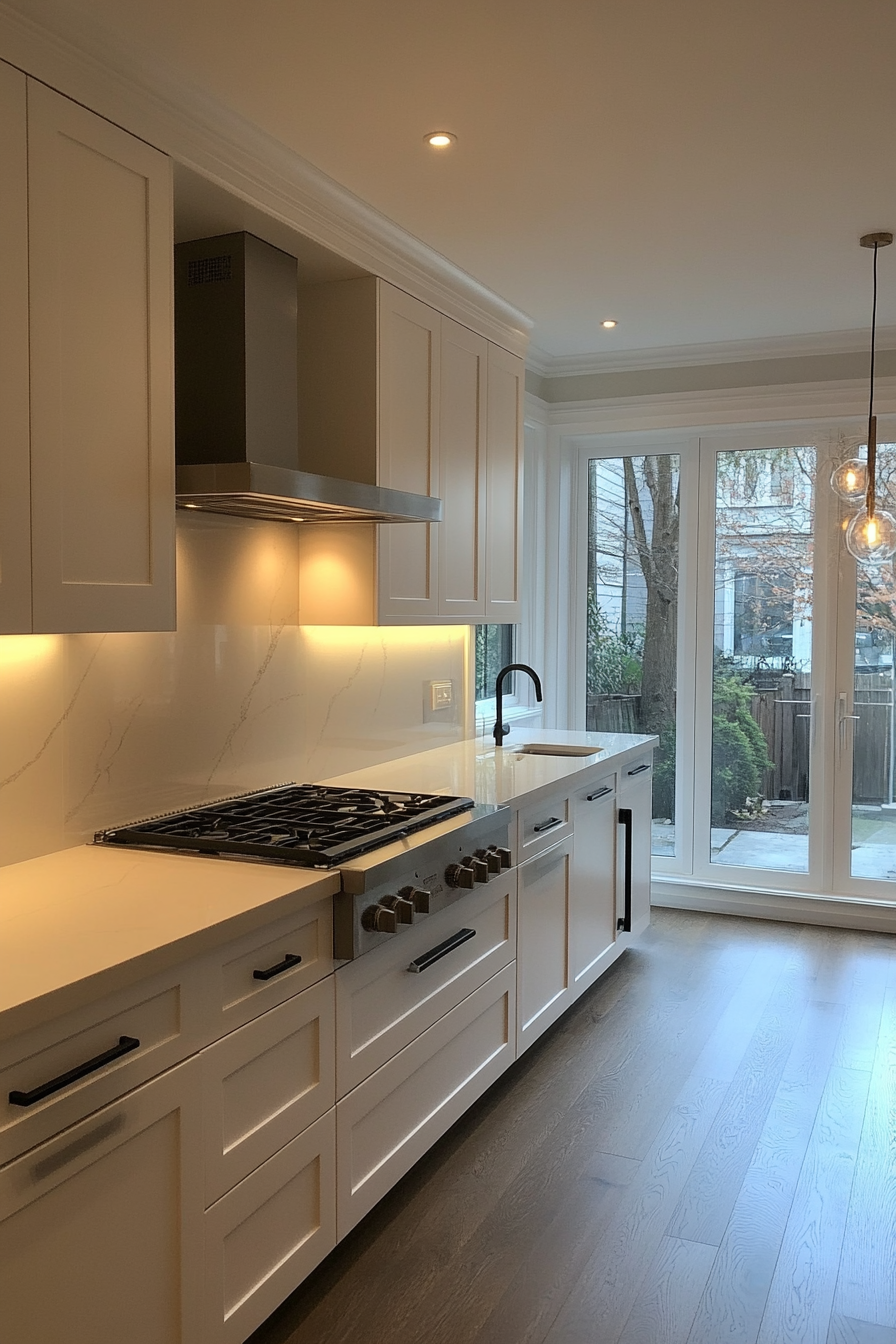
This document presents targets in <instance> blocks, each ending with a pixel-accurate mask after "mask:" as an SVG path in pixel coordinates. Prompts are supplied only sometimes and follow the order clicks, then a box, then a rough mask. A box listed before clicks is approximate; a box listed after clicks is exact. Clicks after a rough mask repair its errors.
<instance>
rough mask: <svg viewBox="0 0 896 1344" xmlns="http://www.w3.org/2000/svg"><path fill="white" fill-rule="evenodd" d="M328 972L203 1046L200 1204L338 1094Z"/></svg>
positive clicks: (237, 1178) (315, 1116)
mask: <svg viewBox="0 0 896 1344" xmlns="http://www.w3.org/2000/svg"><path fill="white" fill-rule="evenodd" d="M335 1016H336V1014H335V1003H334V990H333V980H332V977H328V978H327V979H326V980H322V981H321V982H320V983H319V984H316V985H312V987H311V988H310V989H306V990H304V991H303V992H302V993H301V994H296V995H294V996H293V998H291V999H288V1000H287V1002H286V1003H282V1004H281V1005H280V1007H279V1008H272V1009H271V1011H270V1012H269V1013H265V1014H264V1015H263V1016H262V1017H258V1018H256V1019H255V1021H254V1022H250V1023H248V1024H247V1025H246V1026H245V1027H240V1029H239V1030H238V1031H232V1032H230V1034H229V1035H227V1036H225V1037H223V1039H222V1040H220V1041H216V1042H215V1044H214V1045H212V1046H210V1047H209V1048H208V1049H207V1050H203V1052H202V1055H201V1060H202V1082H203V1095H204V1100H205V1123H206V1154H205V1164H206V1203H207V1204H213V1203H214V1202H215V1200H216V1199H219V1198H220V1197H221V1195H223V1194H224V1193H225V1192H226V1191H227V1190H229V1189H230V1188H231V1187H232V1186H234V1185H236V1183H237V1182H238V1181H240V1180H242V1178H243V1177H244V1176H247V1175H248V1174H249V1172H251V1171H253V1170H254V1169H255V1168H256V1167H258V1166H260V1165H261V1163H262V1162H264V1161H266V1160H267V1159H268V1158H269V1157H271V1156H272V1154H274V1153H275V1152H277V1150H278V1149H279V1148H282V1147H283V1146H284V1145H285V1144H286V1143H288V1142H289V1141H290V1139H293V1138H294V1137H295V1136H296V1134H299V1133H300V1132H301V1131H302V1130H303V1129H306V1128H307V1126H308V1125H310V1124H312V1123H313V1122H314V1121H315V1120H317V1119H318V1118H319V1117H320V1116H321V1115H323V1113H324V1111H326V1110H328V1109H330V1108H332V1106H333V1104H334V1102H335V1100H336V1061H335V1054H336V1043H335Z"/></svg>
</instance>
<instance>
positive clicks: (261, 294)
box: [174, 233, 442, 523]
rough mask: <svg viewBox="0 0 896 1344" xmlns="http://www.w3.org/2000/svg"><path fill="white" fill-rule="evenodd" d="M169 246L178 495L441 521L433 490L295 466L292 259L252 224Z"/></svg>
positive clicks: (312, 518) (364, 517) (246, 506)
mask: <svg viewBox="0 0 896 1344" xmlns="http://www.w3.org/2000/svg"><path fill="white" fill-rule="evenodd" d="M174 252H175V262H174V276H175V281H174V283H175V390H176V401H175V405H176V415H175V434H176V444H177V503H178V504H179V505H180V506H181V507H183V508H194V509H204V510H206V511H208V512H213V513H229V514H237V515H238V516H240V517H244V518H268V519H275V520H278V521H289V520H292V521H294V522H359V523H402V522H427V523H429V522H438V521H439V520H440V519H441V516H442V503H441V500H439V499H435V498H433V497H432V496H430V495H416V494H409V493H405V492H404V491H401V490H386V489H384V488H382V487H381V486H376V485H369V484H365V483H363V482H359V481H343V480H339V479H337V478H335V477H332V476H320V475H317V474H315V473H313V472H308V471H302V470H300V469H299V468H300V463H299V460H298V458H299V449H298V442H299V432H298V431H299V424H298V416H299V408H298V325H297V294H298V285H297V276H296V260H295V258H294V257H291V256H289V255H288V254H287V253H285V252H281V251H280V250H279V248H276V247H272V246H271V245H270V244H269V243H265V242H263V241H262V240H261V239H260V238H256V237H254V235H253V234H251V233H229V234H223V235H221V236H220V237H217V238H203V239H200V240H198V241H196V242H189V243H179V244H178V245H177V247H176V248H175V249H174ZM322 447H325V445H322Z"/></svg>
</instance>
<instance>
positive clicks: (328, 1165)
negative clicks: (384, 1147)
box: [203, 1110, 336, 1344]
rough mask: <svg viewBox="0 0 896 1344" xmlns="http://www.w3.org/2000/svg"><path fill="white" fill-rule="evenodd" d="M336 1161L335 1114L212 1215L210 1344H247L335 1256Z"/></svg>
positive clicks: (208, 1223)
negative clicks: (325, 1260) (329, 1256)
mask: <svg viewBox="0 0 896 1344" xmlns="http://www.w3.org/2000/svg"><path fill="white" fill-rule="evenodd" d="M335 1159H336V1123H335V1115H334V1112H333V1111H332V1110H330V1111H328V1112H327V1113H326V1115H323V1116H321V1118H320V1119H319V1120H316V1121H315V1123H314V1124H313V1125H311V1126H309V1128H308V1129H306V1130H303V1132H302V1133H301V1134H299V1135H298V1136H297V1137H296V1138H294V1139H293V1140H292V1141H291V1142H290V1143H288V1144H287V1145H286V1146H285V1147H284V1148H281V1149H280V1151H279V1152H278V1153H276V1154H275V1155H274V1156H273V1157H272V1158H269V1159H268V1161H267V1162H265V1163H264V1165H263V1166H261V1167H259V1168H258V1169H257V1170H256V1171H253V1172H252V1175H251V1176H247V1177H246V1179H245V1180H244V1181H241V1182H240V1184H239V1185H238V1186H236V1187H235V1188H234V1189H233V1190H231V1191H230V1192H229V1194H226V1195H225V1196H224V1198H223V1199H219V1200H218V1202H217V1204H214V1205H212V1207H211V1208H210V1209H209V1210H208V1212H207V1213H206V1215H205V1263H206V1282H205V1295H206V1333H205V1334H204V1336H203V1338H204V1339H207V1340H208V1341H209V1344H212V1341H213V1344H242V1341H243V1340H244V1339H246V1337H247V1336H248V1335H250V1334H251V1333H252V1331H253V1330H255V1329H256V1327H257V1326H259V1325H260V1324H261V1322H262V1321H263V1320H265V1319H266V1317H268V1316H269V1315H270V1314H271V1312H272V1311H273V1310H274V1309H275V1308H276V1307H278V1306H279V1305H280V1303H281V1302H282V1301H283V1299H284V1298H286V1297H288V1296H289V1294H290V1293H291V1292H292V1291H293V1289H294V1288H297V1287H298V1285H299V1284H300V1283H301V1282H302V1280H303V1279H304V1278H306V1277H307V1275H308V1274H310V1273H311V1271H312V1269H314V1267H315V1266H316V1265H318V1264H319V1263H320V1261H321V1260H322V1259H323V1258H324V1256H325V1255H326V1254H327V1253H328V1252H329V1251H331V1250H332V1249H333V1246H334V1245H335V1244H336V1171H335V1166H336V1161H335Z"/></svg>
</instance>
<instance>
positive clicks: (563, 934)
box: [517, 835, 573, 1053]
mask: <svg viewBox="0 0 896 1344" xmlns="http://www.w3.org/2000/svg"><path fill="white" fill-rule="evenodd" d="M572 848H573V837H572V835H567V837H566V839H565V840H561V841H560V842H559V843H558V844H556V845H553V846H552V847H551V848H550V849H548V850H546V851H545V852H544V853H542V854H539V855H537V856H536V857H535V858H532V859H529V860H527V862H526V863H523V864H521V865H520V868H519V873H518V879H519V885H518V892H517V918H518V921H519V944H518V950H517V992H518V996H519V1000H518V1015H517V1053H520V1052H522V1051H523V1050H525V1049H526V1048H527V1047H528V1046H529V1045H531V1044H532V1042H533V1041H534V1040H535V1039H536V1038H537V1037H538V1036H540V1035H541V1033H542V1032H543V1031H546V1030H547V1028H548V1027H549V1026H550V1025H551V1023H552V1022H556V1020H557V1018H558V1017H559V1016H560V1014H561V1013H563V1012H565V1011H566V1009H567V1008H568V1007H569V1004H570V1003H571V1001H572V992H571V979H570V964H569V940H570V915H571V908H570V905H571V881H572Z"/></svg>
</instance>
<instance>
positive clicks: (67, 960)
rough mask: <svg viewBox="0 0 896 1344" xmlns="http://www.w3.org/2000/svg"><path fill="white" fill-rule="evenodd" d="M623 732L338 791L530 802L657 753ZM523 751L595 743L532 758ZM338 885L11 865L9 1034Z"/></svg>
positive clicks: (103, 864) (243, 875)
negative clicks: (573, 752) (585, 749)
mask: <svg viewBox="0 0 896 1344" xmlns="http://www.w3.org/2000/svg"><path fill="white" fill-rule="evenodd" d="M656 741H657V739H656V738H655V737H641V736H633V735H629V734H624V733H575V732H560V731H553V730H546V729H542V730H534V731H533V730H527V731H525V732H524V731H522V730H518V731H517V732H515V733H514V734H513V736H512V738H510V739H508V741H507V742H506V744H505V745H504V746H503V747H502V748H498V749H496V747H495V744H494V742H493V741H491V739H483V738H478V739H471V740H468V741H465V742H458V743H455V744H453V745H451V746H446V747H437V748H436V749H435V750H433V751H425V752H419V753H417V754H416V755H413V756H404V757H401V758H399V759H398V760H394V761H389V762H386V763H385V764H382V765H375V766H371V767H369V768H367V769H364V770H355V771H353V772H351V773H349V774H345V775H340V776H338V777H336V778H334V779H331V780H328V781H327V782H328V783H330V784H342V785H349V786H357V787H365V788H378V789H395V790H397V791H401V792H415V793H446V794H453V795H460V796H462V797H471V798H474V799H475V800H476V802H478V803H519V802H520V801H521V800H522V799H524V798H526V797H530V796H532V797H534V796H535V795H537V794H539V793H542V792H550V791H551V790H554V789H556V788H557V787H558V786H560V787H562V786H563V785H565V784H570V785H572V786H574V783H575V777H576V776H577V775H579V774H581V773H582V772H583V771H589V770H593V769H594V768H595V767H596V766H604V765H606V767H607V768H608V770H609V769H615V768H616V767H617V766H620V765H623V764H624V763H625V762H626V760H630V759H632V758H634V757H636V756H637V755H638V754H639V753H641V752H643V751H644V750H645V748H649V747H653V746H655V745H656ZM523 742H542V743H551V742H554V743H558V742H559V743H569V744H572V745H579V746H593V747H594V751H593V753H589V754H588V755H587V756H577V757H569V756H524V755H521V754H520V753H519V752H518V751H516V750H515V747H518V746H520V745H521V744H522V743H523ZM338 889H339V877H338V874H337V873H319V872H309V871H306V870H302V869H295V868H290V869H286V868H282V867H279V866H274V865H272V866H270V867H268V866H265V865H264V864H254V863H238V862H226V861H222V860H220V859H211V858H200V857H198V856H194V855H181V854H166V853H149V852H144V851H141V850H138V849H116V848H114V847H111V846H109V847H103V846H98V845H78V846H75V847H74V848H72V849H63V850H60V851H58V852H57V853H55V854H47V855H45V856H44V857H43V858H38V859H29V860H28V861H26V862H25V863H16V864H11V865H9V866H7V867H3V868H0V1039H2V1038H4V1037H8V1036H9V1035H12V1034H14V1033H15V1032H17V1031H20V1030H24V1029H26V1028H27V1027H29V1026H31V1025H33V1024H34V1022H35V1021H38V1020H46V1019H47V1018H49V1017H51V1016H55V1015H56V1014H58V1013H62V1012H66V1011H68V1010H69V1009H70V1008H72V1007H75V1006H77V1005H78V1004H79V1003H83V1002H89V1000H90V999H92V998H98V997H100V996H101V995H103V994H107V993H112V992H114V991H115V990H116V989H119V988H121V987H123V986H125V985H128V984H132V983H133V982H134V981H135V980H136V979H139V978H141V977H143V976H148V975H152V974H155V973H156V972H158V971H160V970H162V969H164V968H165V967H166V966H170V965H173V964H174V963H175V962H178V961H183V960H186V959H187V958H188V957H191V956H194V955H196V954H197V953H200V952H202V951H205V950H208V949H210V948H212V947H214V946H216V945H217V944H220V943H222V942H226V941H227V940H228V939H229V938H235V937H238V936H239V935H240V934H242V933H245V932H248V931H249V930H251V929H253V928H255V927H257V926H259V925H261V924H264V923H267V922H271V921H273V920H275V919H278V918H281V917H282V916H285V915H287V914H290V913H292V911H294V910H297V909H300V908H301V907H302V906H303V905H307V904H311V903H312V902H314V901H316V900H320V899H321V897H324V896H330V895H333V894H334V893H335V892H336V891H338Z"/></svg>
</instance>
